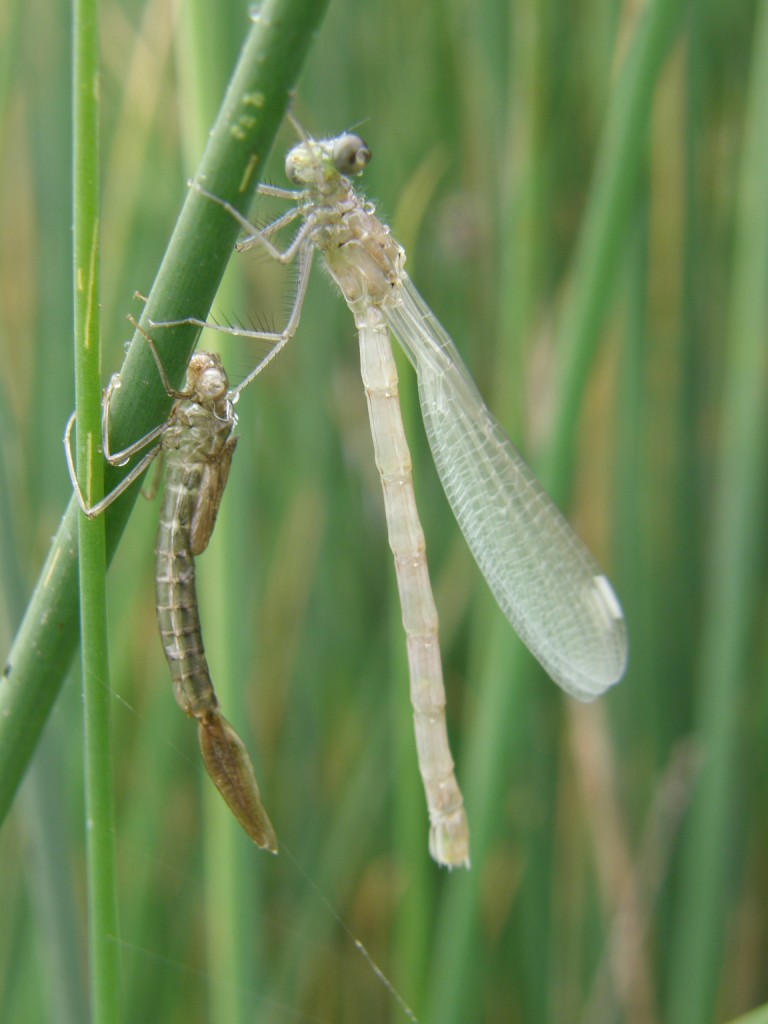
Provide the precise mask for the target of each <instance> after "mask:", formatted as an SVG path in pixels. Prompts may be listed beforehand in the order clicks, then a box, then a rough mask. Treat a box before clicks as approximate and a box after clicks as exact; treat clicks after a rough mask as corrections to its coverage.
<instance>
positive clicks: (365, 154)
mask: <svg viewBox="0 0 768 1024" xmlns="http://www.w3.org/2000/svg"><path fill="white" fill-rule="evenodd" d="M370 159H371V151H370V149H368V147H367V146H366V144H365V142H364V141H363V140H362V139H361V138H360V136H359V135H341V136H340V137H339V138H338V139H336V141H335V142H334V144H333V164H334V167H335V168H336V170H337V171H339V173H340V174H361V173H362V172H363V171H364V170H365V168H366V167H367V166H368V164H369V163H370Z"/></svg>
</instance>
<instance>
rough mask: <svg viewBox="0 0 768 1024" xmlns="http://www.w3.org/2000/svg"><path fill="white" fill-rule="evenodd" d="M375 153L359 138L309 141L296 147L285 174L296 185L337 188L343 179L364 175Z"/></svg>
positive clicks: (345, 137) (344, 137)
mask: <svg viewBox="0 0 768 1024" xmlns="http://www.w3.org/2000/svg"><path fill="white" fill-rule="evenodd" d="M370 159H371V151H370V149H369V148H368V146H367V145H366V144H365V142H364V141H363V139H361V138H360V136H359V135H349V134H347V135H339V136H338V137H337V138H335V139H320V140H315V139H307V140H306V141H305V142H300V143H299V144H298V146H294V147H293V149H292V150H291V151H290V152H289V153H288V156H287V157H286V159H285V174H286V177H287V178H288V180H289V181H292V182H293V184H294V185H304V186H309V187H314V188H318V189H320V190H321V191H322V190H323V186H325V185H329V184H335V182H336V181H338V177H339V175H344V176H345V177H351V176H354V175H358V174H362V172H363V171H364V170H365V168H366V167H367V166H368V164H369V162H370Z"/></svg>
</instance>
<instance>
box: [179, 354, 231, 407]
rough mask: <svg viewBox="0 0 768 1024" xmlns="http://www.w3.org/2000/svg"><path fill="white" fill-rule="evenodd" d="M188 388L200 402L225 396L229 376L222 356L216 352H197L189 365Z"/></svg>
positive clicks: (227, 389)
mask: <svg viewBox="0 0 768 1024" xmlns="http://www.w3.org/2000/svg"><path fill="white" fill-rule="evenodd" d="M187 390H188V391H189V392H191V393H193V394H194V395H195V398H196V400H197V401H200V402H206V401H208V402H210V401H216V399H219V398H224V396H225V395H226V394H227V392H228V391H229V378H228V377H227V371H226V370H225V369H224V366H223V365H222V362H221V357H220V356H218V355H216V353H215V352H195V354H194V355H193V356H192V358H191V359H190V361H189V366H188V367H187Z"/></svg>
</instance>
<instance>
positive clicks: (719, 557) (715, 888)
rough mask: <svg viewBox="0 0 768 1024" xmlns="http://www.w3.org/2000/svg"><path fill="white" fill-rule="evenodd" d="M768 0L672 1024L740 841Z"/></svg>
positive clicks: (708, 980) (758, 56)
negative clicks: (700, 763)
mask: <svg viewBox="0 0 768 1024" xmlns="http://www.w3.org/2000/svg"><path fill="white" fill-rule="evenodd" d="M767 122H768V3H766V2H765V0H764V2H763V3H761V4H760V5H759V7H758V16H757V22H756V28H755V48H754V51H753V61H752V78H751V86H750V97H749V103H748V106H747V115H746V123H745V133H744V146H743V150H742V157H741V170H740V182H739V195H738V218H737V228H736V237H735V244H734V249H733V280H732V287H731V296H730V318H729V324H728V336H727V344H726V348H725V353H726V356H725V358H726V362H725V381H724V390H723V399H722V424H723V426H722V440H721V444H720V449H719V458H718V464H717V479H716V485H715V494H714V502H713V510H712V522H713V536H712V541H711V556H710V560H709V565H708V582H707V586H706V598H705V609H704V622H703V627H702V631H701V635H702V637H703V643H702V649H701V661H700V667H699V673H698V680H697V681H698V686H697V690H696V698H697V704H696V721H695V733H694V734H695V736H696V742H697V744H698V747H699V749H700V750H701V752H702V755H703V758H704V761H703V767H702V771H701V776H700V778H699V784H698V786H697V791H696V794H695V799H694V803H693V807H692V810H691V818H690V824H689V827H688V828H687V830H686V835H685V839H684V843H683V851H682V864H681V872H680V879H681V883H680V885H681V896H680V903H679V906H678V907H677V912H676V914H675V925H676V927H675V934H674V942H673V946H672V957H671V964H670V1006H669V1007H668V1014H667V1019H669V1020H674V1021H675V1022H676V1024H694V1022H696V1024H699V1022H702V1021H709V1020H712V1019H713V1010H712V1007H713V1006H714V1005H715V1001H716V994H717V987H718V983H719V981H720V972H721V969H722V964H723V948H724V942H725V939H726V935H727V921H728V915H729V913H731V912H732V911H731V898H732V893H733V890H732V879H733V878H734V877H736V871H735V865H734V858H735V855H736V852H737V850H738V847H739V846H740V845H741V843H742V841H743V839H742V836H741V835H740V834H739V832H738V831H737V826H736V824H735V822H736V811H737V807H738V804H739V801H740V800H741V799H742V793H741V788H740V785H739V781H740V780H739V772H740V769H741V768H742V767H743V759H744V739H743V737H744V733H745V730H746V722H745V720H744V711H745V704H744V699H745V693H746V684H747V683H749V682H750V681H751V673H750V658H751V655H750V651H751V644H752V642H753V636H752V629H753V622H752V615H751V611H752V609H753V608H754V607H755V602H756V600H757V597H756V595H757V592H758V589H759V587H760V585H761V564H760V560H759V559H756V558H755V551H758V550H760V545H761V543H762V538H763V535H764V531H765V519H764V509H765V500H764V499H765V483H766V437H767V436H768V413H767V410H766V403H765V381H766V378H767V377H768V350H767V349H766V345H765V329H766V323H768V296H767V295H766V289H765V280H766V275H768V193H766V190H765V180H766V175H768V145H767V144H766V133H765V125H766V123H767Z"/></svg>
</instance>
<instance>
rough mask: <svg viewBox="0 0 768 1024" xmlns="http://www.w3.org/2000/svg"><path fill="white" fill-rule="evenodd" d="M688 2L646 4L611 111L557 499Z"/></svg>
mask: <svg viewBox="0 0 768 1024" xmlns="http://www.w3.org/2000/svg"><path fill="white" fill-rule="evenodd" d="M687 4H688V0H653V2H652V3H649V4H648V7H647V9H646V10H645V11H644V12H643V14H642V16H641V18H640V21H639V24H638V26H637V31H636V34H635V38H634V40H633V42H632V45H631V47H630V49H629V52H628V53H627V56H626V59H625V62H624V66H623V68H622V70H621V73H620V75H619V76H618V79H617V81H616V89H615V92H614V94H613V97H612V101H611V104H610V107H609V109H608V113H607V118H606V124H605V129H604V132H603V138H602V142H601V145H600V152H599V154H598V159H597V165H596V167H595V179H594V184H593V186H592V189H591V191H590V196H589V201H588V203H587V208H586V211H585V214H584V225H583V228H582V230H581V233H580V237H579V245H578V249H577V251H576V255H575V260H574V269H573V280H572V285H571V291H570V295H569V300H568V302H567V305H566V307H565V309H564V312H563V321H562V327H561V330H560V337H561V346H560V352H559V361H560V364H561V366H562V370H561V373H560V381H561V386H560V388H559V396H558V397H559V401H558V403H557V419H556V422H555V425H554V429H553V432H552V438H553V441H552V445H551V447H550V450H549V455H548V459H547V462H546V465H545V467H544V471H543V473H542V478H543V480H544V482H545V484H546V486H547V489H548V490H549V491H550V493H551V494H552V496H553V497H554V498H555V500H556V501H562V500H563V498H564V497H565V495H566V491H567V487H568V475H569V472H570V467H572V466H573V464H574V460H573V457H572V456H573V446H574V443H575V438H576V437H577V430H576V425H577V422H578V416H579V409H580V408H581V402H582V400H583V397H584V391H585V389H586V385H587V380H588V377H589V372H590V370H591V368H592V365H593V363H594V360H595V353H596V350H597V346H598V343H599V340H600V326H601V324H602V322H603V318H604V316H605V313H606V310H607V308H608V304H609V302H610V300H611V297H612V295H613V294H614V289H615V285H616V281H617V279H618V273H619V270H620V268H621V266H622V263H621V259H620V255H621V247H622V245H623V242H624V239H625V238H626V235H627V232H628V231H629V230H630V224H631V219H632V216H633V211H634V209H635V205H636V189H637V184H638V181H639V176H640V172H641V169H642V167H643V161H644V153H645V151H646V147H647V143H648V125H649V122H650V114H651V104H652V101H653V97H654V95H655V90H656V84H657V82H658V78H659V75H660V73H661V70H662V67H663V65H664V61H665V60H666V58H667V55H668V54H669V50H670V47H671V45H672V43H673V42H674V40H675V38H676V37H677V33H678V32H679V30H680V27H681V23H682V20H683V15H684V13H685V10H686V7H687Z"/></svg>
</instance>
